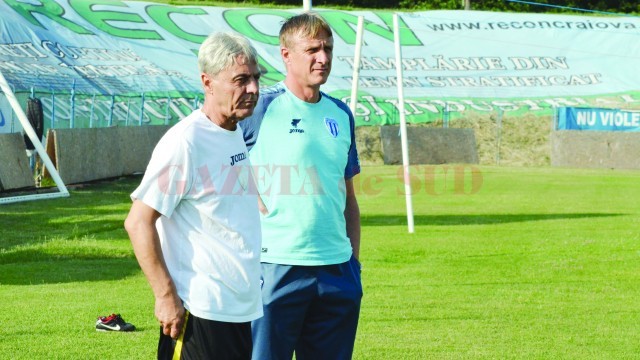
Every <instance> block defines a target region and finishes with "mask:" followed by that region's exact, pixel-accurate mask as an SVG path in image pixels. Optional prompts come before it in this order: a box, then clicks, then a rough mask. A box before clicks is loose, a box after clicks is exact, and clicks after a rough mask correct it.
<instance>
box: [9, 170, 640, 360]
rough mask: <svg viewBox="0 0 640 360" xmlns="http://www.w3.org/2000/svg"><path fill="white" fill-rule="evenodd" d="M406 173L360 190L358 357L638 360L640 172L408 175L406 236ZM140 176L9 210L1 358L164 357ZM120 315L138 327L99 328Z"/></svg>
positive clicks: (374, 175)
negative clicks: (138, 246)
mask: <svg viewBox="0 0 640 360" xmlns="http://www.w3.org/2000/svg"><path fill="white" fill-rule="evenodd" d="M398 170H399V168H398V167H390V166H389V167H383V166H380V167H365V168H363V173H362V174H361V175H360V176H359V178H358V179H357V189H358V192H359V202H360V208H361V212H362V225H363V231H362V250H361V260H362V263H363V272H362V275H363V282H364V286H365V297H364V299H363V307H362V313H361V322H360V328H359V332H358V339H357V343H356V351H355V356H354V358H355V359H558V358H561V359H593V358H597V359H633V358H640V305H639V303H640V300H639V299H640V286H639V284H640V205H639V203H638V199H640V172H633V171H612V170H569V169H553V168H503V167H485V166H481V167H470V166H467V167H456V166H437V167H427V166H422V167H413V168H411V170H412V173H413V175H414V176H415V179H414V180H415V181H414V183H413V185H414V196H413V203H414V212H415V223H416V228H415V233H414V234H408V233H407V227H406V218H405V215H404V214H405V197H404V195H403V186H402V183H401V182H400V180H398V174H399V171H398ZM445 171H446V174H447V177H446V178H445V175H444V174H445ZM456 171H457V174H458V178H457V181H456V179H455V174H456ZM139 180H140V179H139V178H126V179H120V180H117V181H113V182H108V183H106V182H105V183H101V184H92V185H85V186H84V187H80V188H74V189H72V191H71V194H72V195H71V197H70V198H64V199H55V200H45V201H35V202H26V203H19V204H10V205H1V206H0V227H1V229H2V230H1V231H2V235H1V236H0V301H1V302H2V303H1V305H0V306H1V307H0V308H1V309H2V311H0V340H1V341H0V358H2V359H152V358H154V357H155V346H156V340H157V335H158V326H157V323H156V321H155V319H154V317H153V297H152V294H151V290H150V288H149V286H148V285H147V283H146V280H145V278H144V276H143V275H142V273H141V272H140V270H139V268H138V265H137V262H136V260H135V258H134V256H133V252H132V250H131V246H130V244H129V240H128V239H127V236H126V233H125V231H124V230H123V227H122V223H123V220H124V217H125V215H126V213H127V211H128V208H129V205H130V201H129V198H128V194H129V193H130V192H131V191H132V190H133V189H134V188H135V186H136V185H137V183H138V182H139ZM111 312H119V313H121V314H122V315H123V317H124V318H125V319H126V320H127V321H130V322H132V323H134V324H135V325H136V326H137V327H138V329H139V331H136V332H134V333H98V332H96V331H95V330H94V322H95V319H96V317H97V316H98V315H106V314H108V313H111Z"/></svg>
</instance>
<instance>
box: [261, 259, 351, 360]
mask: <svg viewBox="0 0 640 360" xmlns="http://www.w3.org/2000/svg"><path fill="white" fill-rule="evenodd" d="M262 280H263V285H262V301H263V304H264V317H262V318H260V319H257V320H255V321H253V323H252V325H251V327H252V332H253V359H254V360H275V359H277V360H284V359H286V360H291V358H292V357H293V353H294V351H295V355H296V359H297V360H310V359H318V360H320V359H321V360H327V359H331V360H343V359H351V356H352V354H353V344H354V342H355V337H356V329H357V327H358V318H359V315H360V301H361V299H362V282H361V279H360V264H359V263H358V261H357V260H356V259H355V258H354V257H353V256H352V257H351V259H350V260H349V261H347V262H345V263H342V264H336V265H323V266H295V265H279V264H269V263H263V264H262Z"/></svg>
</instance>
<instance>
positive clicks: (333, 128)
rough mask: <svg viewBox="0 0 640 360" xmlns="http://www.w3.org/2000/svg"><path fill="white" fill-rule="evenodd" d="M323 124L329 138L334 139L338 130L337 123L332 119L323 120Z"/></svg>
mask: <svg viewBox="0 0 640 360" xmlns="http://www.w3.org/2000/svg"><path fill="white" fill-rule="evenodd" d="M324 124H325V125H326V126H327V131H329V134H331V136H333V137H334V138H335V137H338V133H339V132H340V129H339V128H338V122H337V121H335V120H334V119H332V118H324Z"/></svg>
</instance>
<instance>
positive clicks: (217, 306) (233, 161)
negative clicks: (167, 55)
mask: <svg viewBox="0 0 640 360" xmlns="http://www.w3.org/2000/svg"><path fill="white" fill-rule="evenodd" d="M198 65H199V68H200V79H201V82H202V86H203V88H204V93H205V97H204V103H203V106H202V108H200V109H197V110H195V111H194V112H193V113H192V114H191V115H189V116H187V117H186V118H185V119H183V120H181V121H180V122H179V123H178V124H176V125H175V126H173V127H172V128H171V129H169V131H168V132H167V133H166V135H165V136H163V137H162V139H161V140H160V142H159V143H158V145H157V146H156V148H155V150H154V152H153V155H152V158H151V160H150V162H149V165H148V167H147V170H146V172H145V175H144V178H143V179H142V182H141V184H140V186H139V187H138V188H137V189H136V190H135V191H134V192H133V193H132V194H131V198H132V200H133V205H132V207H131V210H130V212H129V215H128V216H127V219H126V221H125V228H126V230H127V232H128V233H129V237H130V239H131V243H132V245H133V250H134V252H135V255H136V258H137V259H138V262H139V264H140V267H141V268H142V270H143V272H144V274H145V275H146V277H147V280H148V281H149V284H150V285H151V288H152V290H153V294H154V296H155V316H156V318H157V319H158V321H159V322H160V326H161V329H160V340H159V344H158V358H159V359H171V358H180V359H250V358H251V351H252V340H251V321H252V320H255V319H257V318H259V317H261V316H262V311H263V310H262V302H261V298H260V261H259V258H260V241H261V237H260V224H259V215H258V205H257V204H258V201H257V195H256V191H255V185H254V184H253V179H252V177H251V176H250V175H249V174H251V172H250V170H249V169H250V164H249V159H248V156H247V148H246V146H245V143H244V139H243V136H242V130H241V129H240V128H239V127H238V122H240V121H241V120H242V119H244V118H245V117H247V116H249V115H251V114H252V113H253V109H254V107H255V106H256V102H257V100H258V92H259V83H258V79H259V77H260V72H259V70H258V64H257V55H256V51H255V49H254V48H253V47H252V46H251V45H250V43H249V42H248V41H247V40H246V39H245V38H244V37H242V36H240V35H237V34H234V33H214V34H212V35H210V36H209V37H208V38H207V39H206V40H205V41H204V42H203V44H202V45H201V47H200V51H199V54H198Z"/></svg>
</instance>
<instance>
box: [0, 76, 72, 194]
mask: <svg viewBox="0 0 640 360" xmlns="http://www.w3.org/2000/svg"><path fill="white" fill-rule="evenodd" d="M0 89H2V92H3V93H4V95H5V96H6V97H7V100H9V104H11V107H12V108H13V111H14V112H15V113H16V115H17V116H18V120H20V123H21V124H22V129H23V130H24V132H25V133H26V134H27V136H29V139H31V142H32V143H33V146H34V147H35V148H36V151H38V154H40V158H41V159H42V161H43V162H44V165H45V166H46V167H47V170H49V173H50V174H51V177H52V178H53V181H55V183H56V185H57V186H58V190H59V191H60V193H59V196H69V191H68V190H67V187H66V186H65V185H64V182H63V181H62V179H61V178H60V175H59V174H58V171H57V170H56V167H55V166H53V163H52V162H51V159H49V156H48V155H47V152H46V151H45V150H44V147H43V146H42V143H41V142H40V141H41V140H40V139H38V135H36V132H35V131H34V130H33V127H31V124H30V123H29V119H27V115H26V114H25V113H24V110H22V108H21V107H20V103H19V102H18V99H17V98H16V95H15V94H14V93H13V91H11V88H10V87H9V83H7V80H6V79H5V78H4V75H2V72H0ZM37 195H40V196H37ZM41 195H45V194H36V195H34V196H32V197H33V198H34V199H35V198H38V197H41V198H51V197H54V196H56V195H54V194H46V195H47V196H41ZM25 198H26V199H25V200H28V199H29V198H28V196H25ZM2 202H3V203H6V202H8V200H7V199H4V200H3V201H2Z"/></svg>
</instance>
